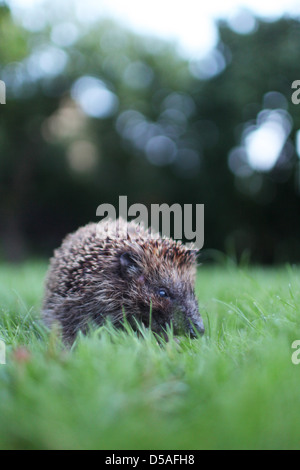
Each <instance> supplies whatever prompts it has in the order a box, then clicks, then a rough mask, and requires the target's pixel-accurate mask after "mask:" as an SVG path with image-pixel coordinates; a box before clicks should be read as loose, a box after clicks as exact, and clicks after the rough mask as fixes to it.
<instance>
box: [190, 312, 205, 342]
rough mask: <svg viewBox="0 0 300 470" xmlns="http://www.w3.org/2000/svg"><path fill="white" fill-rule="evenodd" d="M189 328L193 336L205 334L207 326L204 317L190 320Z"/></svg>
mask: <svg viewBox="0 0 300 470" xmlns="http://www.w3.org/2000/svg"><path fill="white" fill-rule="evenodd" d="M188 329H189V334H190V337H191V338H197V337H198V336H199V335H201V336H202V335H204V333H205V328H204V324H203V320H202V318H201V317H200V318H199V320H197V321H193V322H191V321H190V320H189V321H188Z"/></svg>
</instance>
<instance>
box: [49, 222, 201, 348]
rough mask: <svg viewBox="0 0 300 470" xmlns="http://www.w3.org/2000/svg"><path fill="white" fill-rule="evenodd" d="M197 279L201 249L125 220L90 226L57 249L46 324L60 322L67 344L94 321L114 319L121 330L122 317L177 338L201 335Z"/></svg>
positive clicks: (50, 272)
mask: <svg viewBox="0 0 300 470" xmlns="http://www.w3.org/2000/svg"><path fill="white" fill-rule="evenodd" d="M126 228H127V229H126ZM195 275H196V252H195V250H190V249H188V248H187V247H185V246H184V245H182V244H181V242H175V241H174V240H172V239H166V238H160V237H159V235H158V234H154V235H153V234H150V233H149V231H145V230H144V228H142V227H139V226H137V225H136V224H135V223H133V222H131V223H129V224H128V226H127V227H126V225H125V222H124V221H123V220H121V219H119V220H118V221H117V223H116V222H112V221H110V222H109V223H106V224H105V223H103V222H102V223H99V224H96V223H90V224H88V225H86V226H85V227H81V228H80V229H78V230H77V231H76V232H75V233H73V234H70V235H68V236H67V237H66V238H65V240H64V241H63V243H62V245H61V247H60V248H58V249H57V250H56V251H55V252H54V257H53V258H52V259H51V263H50V268H49V271H48V275H47V279H46V289H45V298H44V303H43V312H42V314H43V317H44V320H45V322H46V324H47V325H48V326H51V325H52V324H53V323H54V322H57V321H58V322H59V323H60V324H61V327H62V332H63V337H64V340H65V341H66V342H69V343H72V342H73V341H74V339H75V336H76V334H77V332H78V331H79V330H82V331H83V332H86V329H87V325H88V324H89V323H90V322H95V323H96V324H98V325H101V324H103V323H104V321H105V319H106V318H110V320H111V321H112V322H113V323H114V324H115V325H116V326H121V324H122V321H123V319H124V315H126V318H127V321H128V322H129V323H130V324H131V325H132V327H133V328H135V327H136V320H137V321H138V322H142V323H144V324H145V326H146V327H149V326H150V327H151V329H152V330H153V331H155V332H157V333H162V332H163V331H164V330H165V328H166V326H167V325H170V324H172V325H173V329H174V333H175V334H182V333H189V334H191V335H192V336H193V335H194V331H195V329H196V330H198V331H199V332H200V333H201V334H202V333H203V332H204V328H203V323H202V319H201V317H200V315H199V311H198V304H197V300H196V298H195V294H194V283H195ZM162 289H164V291H165V292H166V293H167V296H164V297H162V296H161V294H162ZM150 306H151V307H150ZM150 309H151V310H152V313H151V325H149V323H150Z"/></svg>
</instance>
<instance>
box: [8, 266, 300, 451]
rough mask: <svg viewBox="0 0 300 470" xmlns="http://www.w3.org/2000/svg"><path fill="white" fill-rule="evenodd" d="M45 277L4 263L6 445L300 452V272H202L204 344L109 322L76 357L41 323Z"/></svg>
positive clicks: (82, 343)
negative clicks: (297, 347)
mask: <svg viewBox="0 0 300 470" xmlns="http://www.w3.org/2000/svg"><path fill="white" fill-rule="evenodd" d="M45 270H46V264H43V263H35V264H34V263H31V264H25V265H22V266H18V267H11V266H8V265H2V266H1V267H0V299H1V307H0V338H2V339H3V340H5V342H6V345H7V364H6V365H0V448H5V449H10V448H12V449H19V448H22V449H23V448H26V449H28V448H33V449H66V448H70V449H82V448H84V449H92V448H94V449H96V448H97V449H107V450H111V449H112V450H114V449H131V450H132V449H157V450H158V449H165V450H166V449H193V450H194V449H229V448H234V449H237V448H242V449H246V448H251V449H253V448H263V449H287V448H294V449H295V448H297V449H299V448H300V424H299V423H300V365H299V366H297V365H294V364H292V361H291V355H292V352H293V350H292V349H291V343H292V342H293V341H294V340H296V339H300V328H299V327H300V315H299V314H300V307H299V305H300V283H299V278H300V270H299V268H297V267H290V266H287V267H282V268H280V269H262V268H244V269H240V268H238V267H233V266H227V267H226V266H225V267H210V268H208V267H202V268H200V269H199V274H198V280H197V295H198V297H199V300H200V305H201V308H202V313H203V318H204V322H205V325H206V336H205V337H204V338H201V339H199V340H190V339H188V338H184V339H181V340H180V342H179V343H178V342H177V341H175V340H174V339H171V340H170V341H169V342H168V343H167V344H163V345H159V344H158V343H157V341H156V340H155V338H154V337H153V335H152V334H151V333H150V332H147V331H144V337H137V336H136V335H135V334H134V333H132V332H128V333H126V332H121V331H117V332H116V331H114V330H113V329H112V328H111V327H109V326H107V327H103V328H101V329H100V330H98V331H97V332H95V333H93V334H91V335H90V336H89V337H80V338H79V340H78V342H77V344H76V345H75V347H74V348H73V349H72V351H66V350H65V349H64V348H63V347H62V345H61V344H60V342H59V340H58V339H57V337H56V336H55V334H54V333H52V334H49V333H48V332H46V331H45V329H44V328H43V326H42V325H41V323H40V321H39V316H38V312H39V306H40V302H41V297H42V288H43V277H44V274H45ZM22 347H25V348H26V349H27V351H28V353H27V355H26V354H24V352H23V353H22V351H23V349H20V348H22Z"/></svg>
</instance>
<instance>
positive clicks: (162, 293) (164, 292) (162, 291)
mask: <svg viewBox="0 0 300 470" xmlns="http://www.w3.org/2000/svg"><path fill="white" fill-rule="evenodd" d="M158 295H159V297H169V294H168V292H167V290H166V289H159V290H158Z"/></svg>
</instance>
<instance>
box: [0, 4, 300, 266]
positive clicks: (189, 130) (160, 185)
mask: <svg viewBox="0 0 300 470" xmlns="http://www.w3.org/2000/svg"><path fill="white" fill-rule="evenodd" d="M255 21H256V28H255V30H254V31H253V32H252V33H251V34H250V33H249V34H238V33H236V32H234V31H233V30H231V29H230V28H229V26H228V25H227V24H226V23H220V24H219V36H220V40H219V43H218V46H217V48H216V49H215V50H214V51H212V53H211V54H210V56H209V57H207V58H206V59H205V60H202V61H195V62H190V63H189V62H188V61H187V60H184V59H182V58H181V57H180V56H178V54H177V53H176V50H175V46H173V45H171V44H167V43H164V42H162V41H160V40H157V39H154V38H149V37H138V36H136V35H134V34H132V33H129V32H128V31H126V30H125V29H124V28H122V27H120V26H119V25H116V24H114V23H112V22H111V21H102V22H100V23H95V24H94V25H92V26H89V27H86V26H83V25H81V24H79V23H78V20H75V19H74V18H72V16H71V13H70V17H69V18H68V20H66V19H65V18H61V19H60V20H59V21H58V20H56V22H55V23H53V24H51V23H48V25H47V24H45V25H44V26H43V27H41V28H36V31H35V32H33V31H31V32H30V31H28V30H26V29H24V28H23V27H21V26H20V25H19V24H16V23H15V22H14V21H13V20H12V18H11V15H10V12H9V10H8V8H7V7H5V6H2V7H1V8H0V28H1V33H0V34H1V35H2V37H3V38H4V39H5V45H6V47H5V49H4V48H3V49H1V50H0V78H1V79H2V80H4V81H5V83H6V86H7V104H6V105H5V106H2V107H1V125H0V185H1V186H0V194H1V199H0V216H1V221H2V223H1V227H0V237H1V248H2V254H3V256H4V257H6V258H8V259H20V258H22V256H24V255H28V254H34V253H36V254H42V253H43V254H49V253H50V252H51V250H52V249H53V248H54V247H55V246H56V245H58V244H59V243H60V240H61V238H62V237H63V236H64V235H65V233H67V232H68V231H69V230H73V229H76V227H77V226H78V225H80V224H83V223H86V222H88V221H89V220H95V213H96V208H97V206H98V205H99V204H101V203H103V202H110V203H113V204H115V205H117V204H118V197H119V195H127V196H128V202H129V204H132V203H134V202H140V203H144V204H146V205H148V206H149V205H150V204H151V203H163V202H166V203H169V204H172V203H174V202H178V203H181V204H184V203H193V204H196V203H204V204H205V248H206V249H208V248H215V249H220V250H224V249H227V248H228V246H229V245H233V246H234V249H235V250H236V252H237V255H238V256H240V255H241V253H242V252H243V250H245V249H247V248H248V249H250V250H251V252H252V254H253V259H255V260H258V261H263V262H273V261H283V260H288V259H292V260H299V259H300V242H299V240H300V237H299V228H298V226H297V224H296V223H295V214H297V210H298V209H299V188H298V187H297V186H296V185H295V178H296V171H297V165H298V158H297V156H296V150H295V144H294V143H295V135H296V131H297V129H298V128H300V117H299V113H298V112H297V111H298V109H297V106H295V105H293V104H292V103H291V101H290V96H291V83H292V82H293V81H294V80H295V79H297V78H299V77H298V76H297V63H298V60H299V57H298V56H299V54H300V52H299V48H298V44H299V37H300V25H299V22H298V21H296V20H292V19H281V20H279V21H277V22H274V23H264V22H262V21H258V20H255ZM272 112H273V114H272ZM275 121H276V122H275ZM274 122H275V124H276V123H277V124H276V125H277V128H276V126H275V124H274ZM264 123H265V124H267V128H268V129H269V130H270V129H271V130H272V129H273V130H274V129H275V128H276V129H278V134H280V133H282V135H283V134H284V140H283V141H282V148H280V149H279V151H278V156H277V157H278V158H276V159H274V164H273V165H271V166H269V167H268V168H267V169H266V168H261V167H259V166H255V165H254V164H253V161H251V158H250V157H251V155H250V157H249V148H248V147H249V145H248V144H249V142H250V140H249V139H252V141H253V136H254V135H255V134H254V133H255V131H258V130H261V128H262V126H263V124H264ZM272 126H273V128H272ZM274 126H275V127H274ZM280 126H281V127H280ZM281 130H282V132H281ZM273 134H274V133H273ZM273 134H271V137H272V135H273ZM280 135H281V134H280ZM249 136H250V137H249ZM257 136H258V134H256V137H257ZM269 137H270V136H269ZM274 140H276V139H275V138H274ZM247 145H248V147H247ZM268 147H270V148H271V147H272V145H271V144H270V143H269V144H268ZM247 152H248V153H247ZM266 153H268V152H266Z"/></svg>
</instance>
